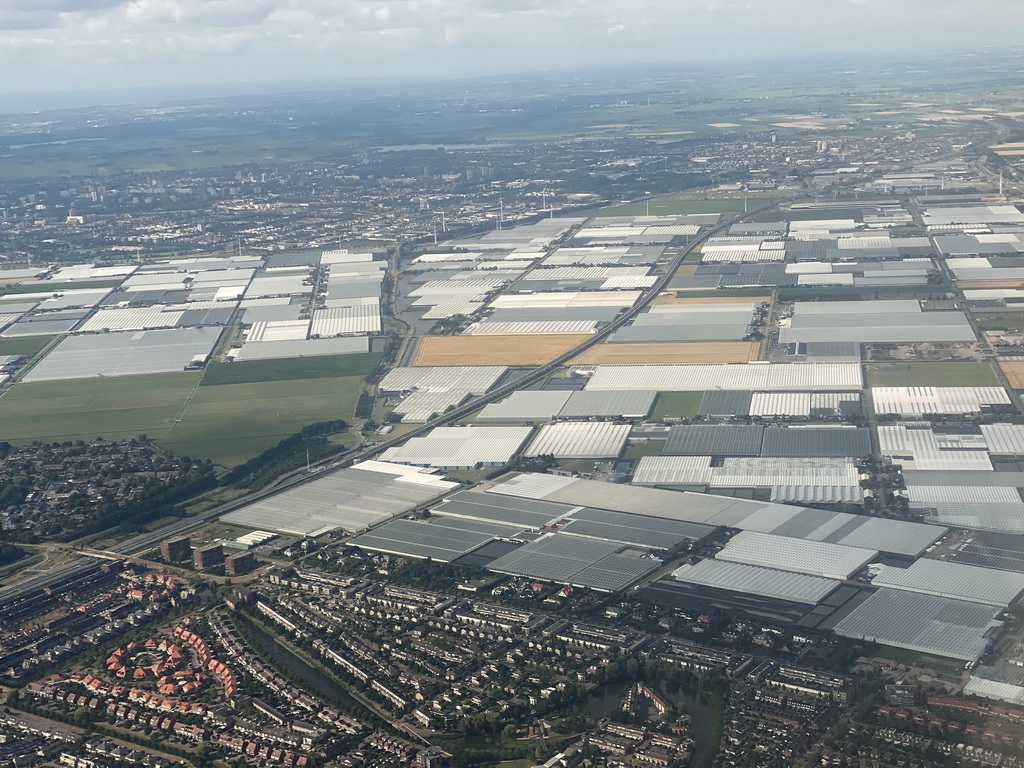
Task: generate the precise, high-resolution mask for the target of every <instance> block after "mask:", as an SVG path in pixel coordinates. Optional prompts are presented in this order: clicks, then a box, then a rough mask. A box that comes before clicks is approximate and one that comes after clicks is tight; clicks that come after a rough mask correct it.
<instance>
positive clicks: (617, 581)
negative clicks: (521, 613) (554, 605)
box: [488, 534, 661, 592]
mask: <svg viewBox="0 0 1024 768" xmlns="http://www.w3.org/2000/svg"><path fill="white" fill-rule="evenodd" d="M622 549H623V547H622V545H620V544H615V543H611V542H605V541H598V540H595V539H584V538H579V537H576V536H564V535H561V534H548V535H546V536H541V537H540V538H539V539H537V540H536V541H532V542H530V543H529V544H525V545H523V546H521V547H519V548H518V549H516V550H515V551H513V552H510V553H509V554H507V555H505V556H503V557H500V558H498V559H497V560H495V561H494V562H492V563H491V564H490V565H489V566H488V568H489V569H490V570H492V571H494V572H496V573H505V574H509V575H513V576H524V577H526V578H530V579H538V580H540V581H550V582H554V583H556V584H568V585H570V586H573V587H583V588H589V589H594V590H597V591H599V592H618V591H620V590H623V589H625V588H626V587H628V586H629V585H630V584H632V583H633V582H635V581H637V580H639V579H640V578H642V577H643V576H646V575H647V574H648V573H651V572H652V571H654V570H656V569H657V568H658V567H659V566H660V565H661V561H660V560H658V559H656V558H651V557H632V556H629V555H623V554H620V553H621V551H622Z"/></svg>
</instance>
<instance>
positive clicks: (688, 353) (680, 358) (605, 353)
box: [572, 341, 760, 365]
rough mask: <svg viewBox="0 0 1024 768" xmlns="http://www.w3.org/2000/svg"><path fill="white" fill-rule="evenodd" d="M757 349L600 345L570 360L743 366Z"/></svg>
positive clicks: (729, 344) (716, 344)
mask: <svg viewBox="0 0 1024 768" xmlns="http://www.w3.org/2000/svg"><path fill="white" fill-rule="evenodd" d="M759 349H760V345H759V344H757V343H756V342H750V341H724V342H721V341H685V342H668V343H657V342H654V343H641V344H599V345H598V346H596V347H591V348H590V349H588V350H587V351H586V352H584V353H583V354H582V355H580V356H579V357H576V358H574V359H573V360H572V363H573V364H574V365H633V364H637V363H746V362H749V361H751V360H756V359H757V354H758V350H759Z"/></svg>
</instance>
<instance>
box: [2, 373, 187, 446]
mask: <svg viewBox="0 0 1024 768" xmlns="http://www.w3.org/2000/svg"><path fill="white" fill-rule="evenodd" d="M198 381H199V374H197V373H184V372H182V373H156V374H146V375H142V376H114V377H103V378H90V379H68V380H65V381H42V382H35V383H31V384H15V385H14V386H13V387H11V389H10V390H8V391H7V392H6V393H5V394H4V395H3V397H0V435H2V436H3V439H4V440H7V441H10V442H12V443H28V442H32V441H33V440H41V441H43V442H55V441H60V442H64V441H65V440H94V439H95V438H97V437H104V438H108V439H119V438H125V437H137V436H138V435H140V434H143V433H145V434H147V435H149V436H150V437H152V438H154V439H155V438H157V437H159V436H161V435H163V434H166V433H167V431H168V430H170V428H171V427H172V426H173V425H174V422H175V420H176V419H177V418H178V416H179V415H180V414H181V409H182V408H183V407H184V405H185V400H186V399H187V398H188V395H189V393H190V392H191V391H192V390H193V388H194V387H195V385H196V383H197V382H198Z"/></svg>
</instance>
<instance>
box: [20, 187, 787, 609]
mask: <svg viewBox="0 0 1024 768" xmlns="http://www.w3.org/2000/svg"><path fill="white" fill-rule="evenodd" d="M785 202H792V199H783V200H778V199H776V200H773V201H772V202H771V203H769V204H768V205H765V206H762V207H760V208H756V209H754V210H752V211H750V212H747V213H743V214H742V215H740V216H736V217H734V218H732V219H728V220H727V221H725V222H724V223H721V224H718V225H717V226H715V227H714V228H712V229H709V230H708V231H707V232H705V233H703V234H701V235H700V236H698V237H697V238H695V239H694V241H693V242H692V243H690V244H689V245H687V246H686V247H685V248H684V249H683V250H682V251H680V253H679V254H678V255H677V256H676V257H675V258H674V259H673V260H672V261H670V262H669V263H668V265H667V266H666V268H665V271H664V272H663V273H662V274H661V275H659V276H658V280H657V282H656V283H655V284H654V285H653V286H651V287H650V288H648V289H647V290H646V291H645V292H644V293H643V295H642V296H641V297H640V300H639V301H637V302H636V304H634V305H633V306H632V307H630V308H629V309H627V310H626V311H625V312H623V313H622V314H620V315H619V316H618V317H617V318H615V320H613V321H612V322H611V323H610V324H609V325H607V326H606V327H604V328H602V329H600V330H599V331H598V332H597V333H595V334H594V335H593V336H590V337H589V338H587V339H586V340H585V341H584V342H583V343H581V344H579V345H578V346H576V347H574V348H572V349H570V350H568V351H567V352H564V353H563V354H561V355H559V356H558V357H556V358H555V359H554V360H551V361H550V362H548V363H545V364H544V365H541V366H538V367H537V368H534V369H532V370H530V371H529V372H528V373H527V374H526V375H525V376H522V377H520V378H517V379H516V380H515V381H513V382H510V383H508V384H505V385H503V386H501V387H498V388H496V389H494V390H491V391H490V392H488V393H487V394H485V395H481V396H479V397H476V398H474V399H472V400H470V401H469V402H467V403H465V404H463V405H461V406H459V407H457V408H454V409H452V410H450V411H448V412H447V413H444V414H442V415H440V416H437V417H435V418H434V419H432V420H431V421H428V422H426V423H425V424H423V425H421V426H418V427H416V428H415V429H413V430H410V431H409V432H405V433H404V434H402V435H400V436H398V437H395V438H392V439H390V440H384V441H381V442H379V443H374V444H373V445H369V446H360V447H357V448H353V449H352V450H351V451H347V452H346V453H343V454H341V455H340V456H337V457H332V459H331V460H330V464H329V465H328V467H327V468H325V469H323V470H321V471H319V472H315V473H312V474H307V473H306V472H305V471H301V472H298V473H294V474H292V475H289V476H286V477H285V478H283V479H282V480H280V481H278V482H277V483H275V484H274V485H272V486H270V487H268V488H264V489H263V490H260V491H256V492H255V493H250V494H248V495H246V496H241V497H239V498H237V499H235V500H233V501H230V502H228V503H226V504H222V505H220V506H217V507H214V508H212V509H209V510H207V511H206V512H202V513H200V514H198V515H192V516H190V517H187V518H183V519H181V520H178V521H175V522H173V523H169V524H168V525H165V526H162V527H161V528H158V529H156V530H154V531H152V532H149V533H143V534H140V535H138V536H135V537H133V538H130V539H127V540H125V541H123V542H121V543H119V544H117V545H115V546H113V547H110V548H109V549H108V550H107V551H108V552H110V553H112V554H122V555H128V554H135V553H138V552H142V551H145V550H147V549H150V548H152V547H154V546H156V545H157V544H158V543H159V542H161V541H163V540H165V539H169V538H173V537H174V536H180V535H183V534H185V533H188V532H189V531H191V530H194V529H195V528H198V527H199V526H201V525H204V524H205V523H207V522H209V521H210V520H214V519H216V518H218V517H221V516H222V515H226V514H227V513H229V512H232V511H234V510H236V509H239V508H241V507H244V506H246V505H247V504H251V503H253V502H255V501H259V500H261V499H265V498H267V497H269V496H273V495H274V494H277V493H280V492H281V491H283V490H286V489H288V488H291V487H293V486H296V485H301V484H303V483H308V482H312V481H314V480H317V479H319V478H320V477H321V476H322V475H323V473H324V472H330V471H333V470H336V469H344V468H345V467H350V466H352V465H353V464H355V463H356V462H359V461H366V460H367V459H371V458H373V457H374V456H377V455H379V454H380V453H383V452H384V451H386V450H387V449H388V448H391V447H394V446H397V445H400V444H401V443H404V442H405V441H406V440H408V439H409V438H412V437H417V436H419V435H423V434H425V433H427V432H429V431H430V430H432V429H434V428H435V427H440V426H445V425H447V424H451V423H453V422H455V421H458V420H459V419H461V418H463V417H465V416H468V415H469V414H471V413H473V412H474V411H476V410H478V409H480V408H482V407H483V406H484V405H487V404H488V403H492V402H494V401H496V400H500V399H502V398H504V397H507V396H508V395H510V394H512V393H513V392H515V391H516V390H518V389H522V388H523V387H525V386H528V385H529V384H532V383H533V382H535V381H537V380H538V379H541V378H543V377H545V376H547V375H549V374H551V373H553V372H554V371H556V370H557V369H558V368H560V367H561V366H563V365H565V364H566V363H568V362H569V361H570V360H572V359H573V358H575V357H577V356H578V355H580V354H581V353H583V352H585V351H586V350H588V349H590V348H591V347H593V346H595V345H597V344H600V343H602V342H603V341H604V340H605V339H607V338H608V337H609V336H611V335H612V334H613V333H615V331H617V330H619V329H620V328H622V326H624V325H625V324H626V323H628V322H630V321H631V320H633V319H634V318H635V317H636V316H637V315H638V314H640V313H641V312H642V311H643V310H644V309H646V308H647V307H648V306H650V304H651V302H653V301H654V300H655V299H656V298H657V297H658V295H659V294H661V292H662V291H664V290H665V288H666V287H667V286H668V283H669V281H670V280H671V279H672V276H673V275H674V274H675V272H676V269H677V268H678V267H679V265H680V264H681V263H682V262H683V260H684V259H686V257H687V256H688V255H689V254H690V253H692V252H693V250H694V249H695V248H697V247H698V246H700V245H701V244H702V243H703V242H704V241H705V240H707V239H708V238H709V237H713V236H715V235H717V234H718V233H720V232H722V231H724V230H726V229H728V228H729V227H731V226H732V225H733V224H736V223H738V222H740V221H742V220H743V219H745V218H748V217H749V216H752V215H754V214H757V213H760V212H761V211H766V210H769V209H771V208H775V207H777V206H778V205H780V204H782V203H785ZM95 564H96V560H95V559H92V558H88V557H84V556H83V557H82V558H80V559H78V560H75V561H73V562H71V563H66V564H64V565H59V566H55V567H53V568H51V569H49V570H47V571H45V572H43V573H40V574H38V575H36V576H32V577H30V578H28V579H24V580H22V581H20V582H17V583H15V584H12V585H10V586H6V587H3V588H0V604H3V603H6V602H8V601H11V600H16V599H18V598H20V597H23V596H25V595H27V594H28V593H30V592H32V591H33V590H37V589H41V588H43V587H46V586H48V585H49V584H51V583H53V582H55V581H58V580H59V579H62V578H65V577H67V576H73V575H75V574H77V573H83V572H85V571H86V570H88V569H89V568H90V567H92V566H94V565H95Z"/></svg>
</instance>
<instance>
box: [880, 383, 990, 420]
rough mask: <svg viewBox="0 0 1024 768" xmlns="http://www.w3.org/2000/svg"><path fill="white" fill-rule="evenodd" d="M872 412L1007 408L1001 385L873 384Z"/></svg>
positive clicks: (923, 413) (916, 413) (964, 411)
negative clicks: (928, 385) (878, 385)
mask: <svg viewBox="0 0 1024 768" xmlns="http://www.w3.org/2000/svg"><path fill="white" fill-rule="evenodd" d="M871 400H872V402H873V403H874V406H875V413H879V414H892V415H896V416H927V415H930V414H946V415H948V414H954V415H958V414H970V413H984V412H986V411H992V410H1008V409H1006V408H1005V406H1009V405H1010V398H1009V397H1008V396H1007V394H1006V390H1004V389H1003V388H1002V387H872V388H871Z"/></svg>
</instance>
